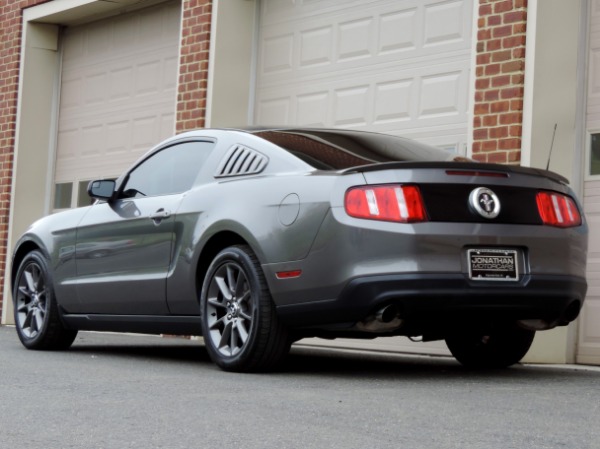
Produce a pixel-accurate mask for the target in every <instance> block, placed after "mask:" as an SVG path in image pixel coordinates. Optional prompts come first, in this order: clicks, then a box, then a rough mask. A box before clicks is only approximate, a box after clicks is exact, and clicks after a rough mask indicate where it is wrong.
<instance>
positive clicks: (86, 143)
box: [55, 2, 180, 183]
mask: <svg viewBox="0 0 600 449" xmlns="http://www.w3.org/2000/svg"><path fill="white" fill-rule="evenodd" d="M179 22H180V5H179V4H178V2H168V3H165V4H162V5H159V6H156V7H153V8H148V9H145V10H140V11H137V12H134V13H130V14H126V15H121V16H116V17H113V18H110V19H105V20H102V21H99V22H94V23H90V24H86V25H82V26H78V27H73V28H68V29H66V31H65V33H64V36H63V40H62V55H63V68H62V80H61V102H60V112H59V120H58V144H57V161H56V167H55V179H56V181H57V182H60V183H62V182H75V181H78V180H85V179H91V178H95V177H105V176H107V177H108V176H116V175H118V174H119V173H121V172H122V171H123V170H124V169H125V168H127V167H128V166H129V165H130V164H131V163H133V162H134V161H135V160H136V159H137V158H138V157H139V156H140V155H141V154H143V153H144V152H145V151H147V150H148V149H149V148H150V147H151V146H153V145H154V144H155V143H156V142H158V141H160V140H162V139H163V138H165V137H168V136H170V135H172V133H173V131H174V123H175V122H174V119H175V97H176V83H177V64H178V48H179Z"/></svg>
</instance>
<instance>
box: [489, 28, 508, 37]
mask: <svg viewBox="0 0 600 449" xmlns="http://www.w3.org/2000/svg"><path fill="white" fill-rule="evenodd" d="M512 32H513V27H512V26H511V25H504V26H499V27H495V28H494V29H493V30H492V36H493V37H506V36H510V35H511V33H512Z"/></svg>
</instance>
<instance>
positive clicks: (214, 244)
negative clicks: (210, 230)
mask: <svg viewBox="0 0 600 449" xmlns="http://www.w3.org/2000/svg"><path fill="white" fill-rule="evenodd" d="M234 245H248V246H250V248H251V249H252V250H253V251H254V248H252V245H250V244H249V243H248V241H247V240H246V239H244V238H243V237H242V236H241V235H240V234H238V233H236V232H233V231H220V232H217V233H216V234H214V235H212V236H211V237H210V238H209V239H208V240H207V241H206V243H205V244H204V246H203V247H202V251H201V252H200V256H199V257H198V264H197V266H196V291H197V292H200V290H201V289H202V284H204V278H205V277H206V273H207V271H208V267H209V266H210V264H211V263H212V261H213V259H214V258H215V256H216V255H217V254H219V252H221V251H222V250H224V249H225V248H228V247H230V246H234ZM255 254H256V253H255ZM198 300H200V295H198Z"/></svg>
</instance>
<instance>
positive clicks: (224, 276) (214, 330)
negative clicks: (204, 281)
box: [206, 262, 253, 357]
mask: <svg viewBox="0 0 600 449" xmlns="http://www.w3.org/2000/svg"><path fill="white" fill-rule="evenodd" d="M252 312H253V306H252V292H251V289H250V283H249V282H248V278H247V276H246V274H245V272H244V270H243V269H242V267H241V266H240V265H238V264H237V263H234V262H228V263H225V264H223V265H221V266H220V267H219V268H218V269H217V270H216V271H215V273H214V275H213V277H212V279H211V281H210V285H209V287H208V295H207V305H206V313H207V321H206V322H207V324H208V329H209V336H210V339H211V342H212V344H213V346H214V347H215V348H217V350H218V351H219V353H221V354H222V355H223V356H226V357H232V356H235V355H236V354H238V353H239V352H240V351H241V350H242V349H243V348H244V345H245V344H246V342H247V341H248V338H249V336H250V333H251V331H252V324H253V318H252V316H253V313H252Z"/></svg>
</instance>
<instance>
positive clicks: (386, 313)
mask: <svg viewBox="0 0 600 449" xmlns="http://www.w3.org/2000/svg"><path fill="white" fill-rule="evenodd" d="M398 313H399V311H398V307H396V306H395V305H393V304H388V305H387V306H385V307H383V308H381V309H379V310H378V311H377V313H376V314H375V318H376V319H377V321H379V322H381V323H390V322H392V321H393V320H394V318H396V317H397V316H398Z"/></svg>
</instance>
